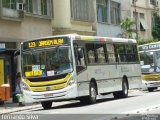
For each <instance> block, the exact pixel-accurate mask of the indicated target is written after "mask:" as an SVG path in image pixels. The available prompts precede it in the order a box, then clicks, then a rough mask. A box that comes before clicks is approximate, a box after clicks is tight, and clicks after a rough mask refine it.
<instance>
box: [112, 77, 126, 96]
mask: <svg viewBox="0 0 160 120" xmlns="http://www.w3.org/2000/svg"><path fill="white" fill-rule="evenodd" d="M128 89H129V86H128V80H127V77H125V76H124V77H123V80H122V90H121V91H116V92H114V93H113V96H114V98H127V97H128Z"/></svg>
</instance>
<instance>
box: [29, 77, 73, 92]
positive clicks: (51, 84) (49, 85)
mask: <svg viewBox="0 0 160 120" xmlns="http://www.w3.org/2000/svg"><path fill="white" fill-rule="evenodd" d="M70 78H71V75H70V74H68V75H67V76H66V77H65V78H61V79H54V80H48V81H45V80H44V81H42V80H41V81H40V82H37V81H36V82H33V81H30V80H29V79H27V80H26V83H27V84H28V85H29V87H30V89H31V91H33V92H44V91H53V90H59V89H63V88H65V87H66V86H67V84H68V81H69V80H70Z"/></svg>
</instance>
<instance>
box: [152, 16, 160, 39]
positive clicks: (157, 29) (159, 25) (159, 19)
mask: <svg viewBox="0 0 160 120" xmlns="http://www.w3.org/2000/svg"><path fill="white" fill-rule="evenodd" d="M152 35H153V37H154V38H155V39H159V40H160V16H157V15H156V16H155V25H154V27H153V28H152Z"/></svg>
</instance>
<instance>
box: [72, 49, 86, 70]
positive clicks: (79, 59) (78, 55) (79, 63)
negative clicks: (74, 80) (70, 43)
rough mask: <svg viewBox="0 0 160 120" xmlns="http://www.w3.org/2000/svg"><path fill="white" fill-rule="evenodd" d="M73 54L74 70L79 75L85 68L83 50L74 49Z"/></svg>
mask: <svg viewBox="0 0 160 120" xmlns="http://www.w3.org/2000/svg"><path fill="white" fill-rule="evenodd" d="M74 54H75V61H76V70H77V73H79V72H80V71H82V70H84V69H85V68H86V62H85V57H84V49H83V48H76V47H75V48H74Z"/></svg>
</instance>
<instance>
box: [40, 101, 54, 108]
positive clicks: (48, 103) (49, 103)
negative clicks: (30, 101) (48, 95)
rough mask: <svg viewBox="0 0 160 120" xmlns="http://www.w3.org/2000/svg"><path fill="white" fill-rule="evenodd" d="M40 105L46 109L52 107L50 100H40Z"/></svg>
mask: <svg viewBox="0 0 160 120" xmlns="http://www.w3.org/2000/svg"><path fill="white" fill-rule="evenodd" d="M41 105H42V107H43V108H44V109H45V110H47V109H51V107H52V102H51V101H45V102H41Z"/></svg>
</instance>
